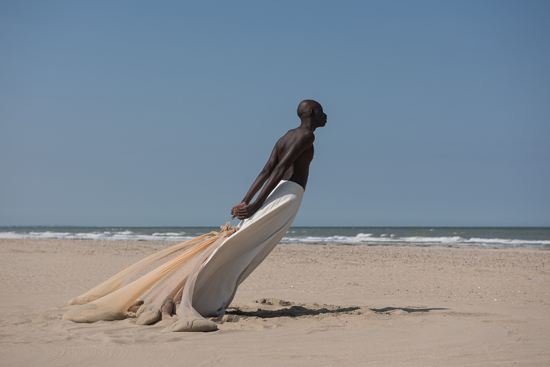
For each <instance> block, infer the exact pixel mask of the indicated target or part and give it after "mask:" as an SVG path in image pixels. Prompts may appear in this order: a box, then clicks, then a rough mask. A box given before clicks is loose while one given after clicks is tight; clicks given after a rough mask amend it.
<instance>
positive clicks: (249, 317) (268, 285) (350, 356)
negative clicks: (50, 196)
mask: <svg viewBox="0 0 550 367" xmlns="http://www.w3.org/2000/svg"><path fill="white" fill-rule="evenodd" d="M173 244H174V243H173V242H170V243H168V242H144V241H135V242H122V241H120V242H118V241H117V242H113V241H77V240H30V239H29V240H12V239H1V240H0V312H1V313H2V318H1V320H0V365H1V366H76V365H78V366H92V365H93V366H130V365H132V366H157V365H162V366H173V365H181V366H205V365H220V366H358V365H361V366H549V365H550V331H549V330H550V295H549V293H550V251H547V250H539V249H479V248H446V247H417V246H411V247H398V246H362V245H353V246H349V245H304V244H280V245H279V246H278V247H277V248H276V249H275V250H274V252H273V253H272V254H271V255H270V256H269V257H268V258H267V259H266V261H265V262H264V263H263V264H262V265H260V267H259V268H258V269H257V270H256V271H255V272H254V273H253V274H252V275H251V276H250V277H249V278H248V279H247V280H246V281H245V282H244V283H243V284H242V285H241V287H240V288H239V291H238V292H237V295H236V297H235V300H234V302H233V304H232V305H231V307H230V308H229V309H228V312H227V314H226V315H225V316H224V317H223V318H219V319H216V320H214V321H215V322H216V323H218V327H219V330H218V331H215V332H211V333H173V332H169V331H166V329H165V327H163V326H158V325H153V326H137V325H135V318H128V319H125V320H120V321H111V322H107V321H101V322H97V323H94V324H77V323H73V322H70V321H62V320H61V316H62V315H63V313H64V312H65V311H66V310H67V301H68V300H69V299H71V298H73V297H75V296H78V295H79V294H81V293H83V292H85V291H87V290H88V289H90V288H92V287H94V286H95V285H97V284H99V283H100V282H102V281H103V280H105V279H107V278H109V277H110V276H111V275H113V274H115V273H116V272H118V271H120V270H122V269H123V268H125V267H127V266H129V265H131V264H132V263H134V262H136V261H138V260H140V259H142V258H144V257H145V256H147V255H149V254H152V253H154V252H156V251H159V250H161V249H164V248H166V247H168V246H171V245H173Z"/></svg>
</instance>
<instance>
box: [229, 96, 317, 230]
mask: <svg viewBox="0 0 550 367" xmlns="http://www.w3.org/2000/svg"><path fill="white" fill-rule="evenodd" d="M298 117H300V120H301V121H302V123H301V124H300V126H298V127H297V128H295V129H292V130H289V131H288V132H287V133H286V134H285V135H284V136H283V137H282V138H280V139H279V140H278V141H277V143H276V144H275V147H274V148H273V151H272V152H271V156H270V157H269V160H268V161H267V163H266V165H265V167H264V168H263V169H262V172H260V174H259V175H258V177H257V178H256V181H254V183H253V184H252V186H251V187H250V190H248V193H247V194H246V196H245V197H244V199H243V200H242V201H241V203H240V204H237V205H235V206H234V207H233V209H231V214H232V215H233V218H235V217H237V218H239V219H241V220H243V219H246V218H250V217H251V216H252V215H253V214H254V213H256V211H258V209H260V208H261V207H262V205H263V204H264V202H265V200H266V199H267V197H268V196H269V194H270V193H271V191H273V189H275V187H276V186H277V184H278V183H279V181H281V180H289V181H292V182H295V183H297V184H298V185H300V186H302V187H303V188H304V190H305V188H306V184H307V178H308V175H309V164H310V163H311V161H312V160H313V142H314V141H315V135H313V132H314V131H315V129H317V128H318V127H323V126H325V124H326V123H327V115H326V114H325V113H324V112H323V107H322V106H321V105H320V104H319V103H318V102H316V101H313V100H310V99H306V100H303V101H302V102H300V105H299V106H298ZM266 180H267V183H266ZM264 183H266V184H265V186H264ZM262 186H264V187H263V189H262V191H261V192H260V194H259V195H258V197H257V198H256V200H255V201H253V202H252V203H251V202H250V201H251V200H252V198H254V195H256V193H257V192H258V190H260V188H261V187H262Z"/></svg>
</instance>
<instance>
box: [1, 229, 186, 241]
mask: <svg viewBox="0 0 550 367" xmlns="http://www.w3.org/2000/svg"><path fill="white" fill-rule="evenodd" d="M193 237H194V236H185V232H181V233H170V232H168V233H153V234H143V233H134V232H132V231H119V232H110V231H104V232H80V233H78V232H77V233H71V232H53V231H45V232H14V231H10V232H0V238H23V239H24V238H36V239H61V240H106V241H180V242H183V241H187V240H190V239H191V238H193Z"/></svg>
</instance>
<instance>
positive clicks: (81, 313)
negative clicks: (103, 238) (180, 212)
mask: <svg viewBox="0 0 550 367" xmlns="http://www.w3.org/2000/svg"><path fill="white" fill-rule="evenodd" d="M237 229H238V227H230V226H229V223H227V224H226V225H225V226H224V227H222V230H221V231H220V232H219V233H218V232H211V233H209V234H207V235H203V236H199V237H197V238H195V239H193V240H190V241H187V242H185V243H182V244H180V245H176V246H173V247H171V248H169V249H166V250H163V251H161V252H160V253H157V254H155V255H153V256H150V257H148V258H146V259H144V260H147V261H144V260H141V261H140V262H138V263H136V264H134V265H132V266H130V267H129V268H128V269H126V270H124V271H122V272H120V273H118V274H117V275H115V276H114V277H113V278H111V279H109V280H107V281H106V282H104V283H102V285H100V286H98V287H99V291H101V292H107V291H108V290H109V289H112V288H113V287H114V285H116V284H119V283H120V282H122V281H123V280H125V279H126V276H127V275H128V274H131V273H134V274H135V273H137V272H139V271H137V269H139V268H141V269H143V268H145V267H147V266H149V265H150V264H151V263H153V262H154V261H157V260H159V259H161V258H163V257H166V256H168V255H169V254H170V253H174V252H175V251H177V250H175V251H174V249H175V248H177V247H180V249H181V248H184V247H186V246H188V245H189V243H196V244H195V245H194V246H193V247H191V248H189V249H187V250H186V251H184V252H183V253H181V254H179V255H178V256H176V257H175V258H173V259H172V260H170V261H168V262H166V263H165V264H163V265H161V266H159V267H158V268H156V269H155V270H153V271H151V272H149V273H148V274H146V275H144V276H143V277H141V278H139V279H138V280H136V281H134V282H132V283H129V284H127V285H125V286H124V287H122V288H119V289H117V290H115V291H112V292H111V293H108V294H106V295H105V296H103V297H101V298H96V299H95V300H94V301H92V302H90V303H86V304H83V305H75V306H73V307H71V308H70V309H69V310H68V311H67V312H66V313H65V314H64V315H63V320H71V321H74V322H96V321H99V320H119V319H123V318H125V317H126V312H127V310H128V308H129V307H130V306H131V305H132V304H133V303H134V301H135V300H136V299H137V298H138V297H139V296H140V295H142V294H143V293H145V292H147V291H148V290H151V288H152V287H153V286H154V285H155V284H156V283H159V282H163V280H165V279H167V278H168V277H169V276H170V275H171V274H172V273H173V272H175V271H176V270H177V269H178V268H180V267H182V266H184V264H185V263H186V262H187V261H189V260H190V259H191V258H193V257H194V256H196V255H197V254H199V253H200V252H202V251H204V250H205V249H207V248H208V247H209V246H211V245H212V244H214V243H216V241H218V243H219V242H221V241H223V240H225V238H227V237H229V236H230V235H231V234H232V233H234V232H235V231H236V230H237ZM197 242H198V243H197ZM183 244H185V245H183ZM167 250H170V251H167ZM159 254H160V255H159ZM138 264H139V266H136V265H138ZM98 287H96V288H98ZM96 288H94V289H96ZM90 292H91V291H90ZM90 292H88V293H90ZM88 293H85V295H86V294H88ZM98 293H99V292H94V293H91V294H92V296H96V295H97V294H98ZM149 295H150V296H152V297H154V296H155V295H156V292H155V287H153V289H152V291H151V292H149ZM81 297H82V296H81Z"/></svg>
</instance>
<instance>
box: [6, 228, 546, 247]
mask: <svg viewBox="0 0 550 367" xmlns="http://www.w3.org/2000/svg"><path fill="white" fill-rule="evenodd" d="M199 234H202V233H193V235H189V234H187V233H186V232H183V231H180V232H161V231H156V232H154V233H150V234H149V233H141V232H135V231H132V230H120V231H116V230H113V229H110V230H105V231H89V232H66V231H51V230H46V231H32V230H30V231H27V232H26V231H13V230H10V231H5V232H0V238H14V239H17V238H21V239H25V238H35V239H70V240H73V239H77V240H107V241H179V242H183V241H187V240H189V239H191V238H193V237H195V236H197V235H199ZM281 242H282V243H306V244H313V243H326V244H339V243H340V244H355V245H422V246H462V247H467V246H469V247H538V248H543V247H550V240H528V239H510V238H481V237H470V238H465V237H461V236H439V237H435V236H434V237H430V236H398V235H396V234H391V233H384V234H380V235H378V236H375V235H374V234H372V233H358V234H356V235H355V236H345V235H333V236H308V235H296V231H293V230H291V231H289V232H288V233H287V236H285V237H284V238H283V239H282V240H281Z"/></svg>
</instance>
